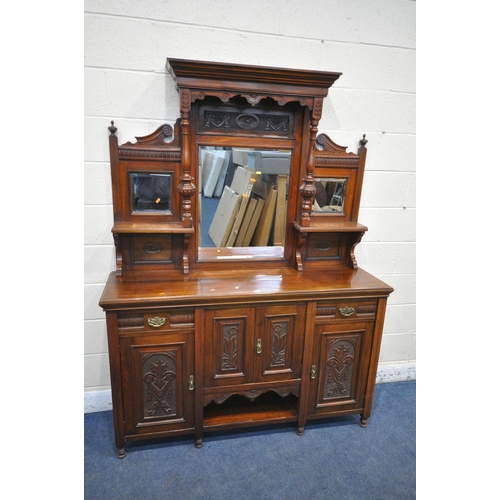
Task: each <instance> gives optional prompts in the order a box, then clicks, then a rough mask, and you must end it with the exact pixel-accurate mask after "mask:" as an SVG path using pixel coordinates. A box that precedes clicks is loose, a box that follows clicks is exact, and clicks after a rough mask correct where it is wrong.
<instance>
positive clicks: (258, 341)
mask: <svg viewBox="0 0 500 500" xmlns="http://www.w3.org/2000/svg"><path fill="white" fill-rule="evenodd" d="M257 354H262V340H260V339H257Z"/></svg>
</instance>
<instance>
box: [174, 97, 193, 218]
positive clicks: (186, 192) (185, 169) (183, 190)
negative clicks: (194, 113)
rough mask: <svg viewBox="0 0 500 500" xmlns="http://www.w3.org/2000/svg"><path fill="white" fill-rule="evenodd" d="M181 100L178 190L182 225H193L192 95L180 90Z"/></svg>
mask: <svg viewBox="0 0 500 500" xmlns="http://www.w3.org/2000/svg"><path fill="white" fill-rule="evenodd" d="M180 101H181V106H180V107H181V136H182V138H181V166H182V175H181V183H180V184H179V186H178V187H177V191H178V192H179V194H180V195H181V196H182V227H193V214H192V212H191V209H192V204H191V198H192V197H193V195H194V194H195V192H196V188H195V185H194V184H193V177H192V176H191V154H190V151H191V150H190V138H189V135H190V130H189V129H190V126H189V112H190V110H191V95H190V91H189V90H186V89H181V90H180Z"/></svg>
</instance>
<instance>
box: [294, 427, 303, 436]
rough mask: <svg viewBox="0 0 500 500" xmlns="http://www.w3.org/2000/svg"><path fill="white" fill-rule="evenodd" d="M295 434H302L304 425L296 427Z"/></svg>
mask: <svg viewBox="0 0 500 500" xmlns="http://www.w3.org/2000/svg"><path fill="white" fill-rule="evenodd" d="M296 432H297V436H302V435H303V434H304V427H297V430H296Z"/></svg>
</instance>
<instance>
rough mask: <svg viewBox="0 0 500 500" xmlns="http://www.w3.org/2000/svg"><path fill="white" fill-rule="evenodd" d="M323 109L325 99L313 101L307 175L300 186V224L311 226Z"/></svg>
mask: <svg viewBox="0 0 500 500" xmlns="http://www.w3.org/2000/svg"><path fill="white" fill-rule="evenodd" d="M322 109H323V99H322V98H316V99H314V101H313V107H312V116H311V124H310V127H309V152H308V155H307V163H306V176H305V177H304V178H303V179H302V180H303V181H304V184H302V186H300V194H301V196H302V212H301V214H300V225H301V226H302V227H309V226H310V224H311V211H312V205H313V203H314V196H315V195H316V187H315V186H314V175H313V172H314V152H315V151H316V135H317V133H318V122H319V120H320V118H321V112H322Z"/></svg>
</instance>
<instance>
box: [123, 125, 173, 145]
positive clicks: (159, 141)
mask: <svg viewBox="0 0 500 500" xmlns="http://www.w3.org/2000/svg"><path fill="white" fill-rule="evenodd" d="M179 125H180V119H178V120H177V121H176V123H175V125H174V126H173V127H172V125H170V124H168V123H165V124H164V125H160V126H159V127H158V128H157V129H156V130H155V131H154V132H152V133H151V134H149V135H145V136H142V137H136V138H135V139H136V142H135V143H131V142H126V143H125V144H122V145H121V146H120V148H124V147H127V148H143V147H146V146H147V147H150V146H159V147H163V148H179V147H180V139H179V137H180V134H179Z"/></svg>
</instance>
